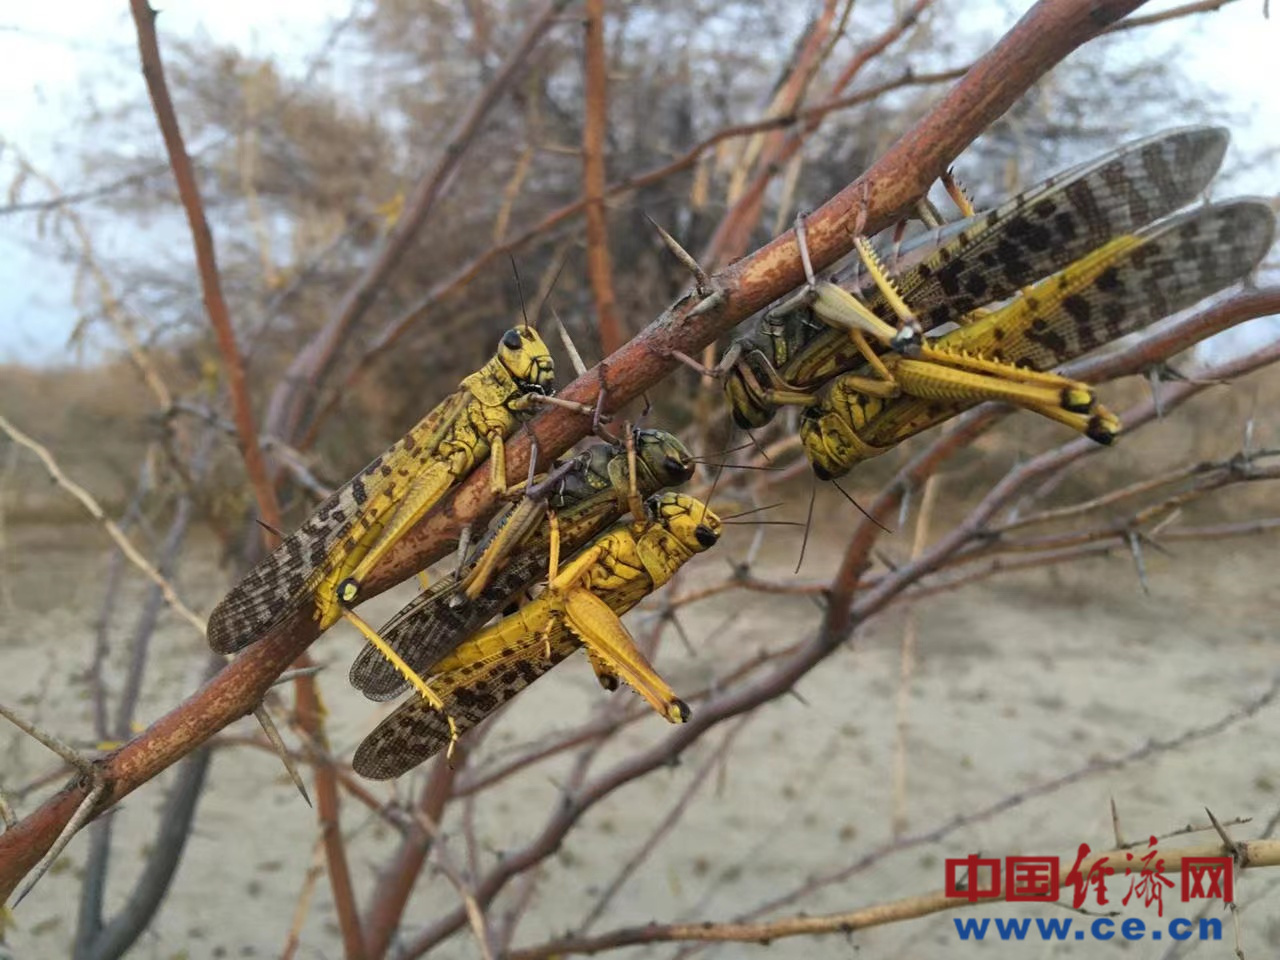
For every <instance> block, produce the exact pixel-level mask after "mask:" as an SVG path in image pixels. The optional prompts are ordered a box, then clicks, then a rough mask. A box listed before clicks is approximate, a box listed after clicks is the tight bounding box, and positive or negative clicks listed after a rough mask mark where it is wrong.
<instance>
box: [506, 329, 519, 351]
mask: <svg viewBox="0 0 1280 960" xmlns="http://www.w3.org/2000/svg"><path fill="white" fill-rule="evenodd" d="M502 345H503V346H504V347H506V348H507V349H508V350H519V349H520V331H519V330H508V331H507V332H506V333H504V334H503V335H502Z"/></svg>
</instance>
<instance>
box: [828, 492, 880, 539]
mask: <svg viewBox="0 0 1280 960" xmlns="http://www.w3.org/2000/svg"><path fill="white" fill-rule="evenodd" d="M831 485H832V486H833V487H835V488H836V489H837V490H839V491H840V492H841V493H842V494H844V498H845V499H846V500H848V501H849V502H850V503H852V504H853V507H854V509H855V510H857V511H858V512H859V513H860V514H862V515H863V516H864V517H866V518H867V519H868V520H870V521H871V522H872V523H874V524H875V525H876V526H877V527H879V528H880V529H881V530H883V531H884V532H885V533H888V534H892V533H893V531H892V530H890V529H889V528H888V527H886V526H885V525H884V524H883V523H881V522H880V521H879V520H877V519H876V518H875V517H873V516H872V515H871V514H869V513H868V512H867V511H866V510H865V509H864V508H863V506H862V504H860V503H859V502H858V501H857V500H855V499H853V495H852V494H851V493H849V491H848V490H846V489H845V488H844V487H842V486H840V484H838V483H837V482H836V481H835V480H832V481H831Z"/></svg>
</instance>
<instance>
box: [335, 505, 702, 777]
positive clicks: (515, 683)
mask: <svg viewBox="0 0 1280 960" xmlns="http://www.w3.org/2000/svg"><path fill="white" fill-rule="evenodd" d="M646 512H647V514H648V517H647V519H646V520H645V522H642V523H638V524H634V525H633V524H632V523H620V524H618V525H616V526H614V527H613V528H611V529H609V530H607V531H605V532H604V533H602V534H600V535H599V536H597V537H596V538H595V539H594V540H592V541H591V543H590V544H588V545H587V546H586V547H585V548H584V549H583V550H582V551H581V552H579V553H578V554H577V555H576V556H575V557H573V559H571V560H570V561H569V562H568V563H567V564H566V565H565V566H564V567H563V568H561V569H557V563H556V557H555V554H556V549H555V546H554V540H553V549H552V561H551V571H550V574H549V581H548V584H547V589H546V590H545V591H544V592H543V593H542V594H541V595H539V596H538V597H537V598H536V599H534V600H532V601H530V602H529V603H527V604H525V606H524V607H522V608H521V609H520V610H518V611H517V612H515V613H513V614H511V615H509V616H507V617H504V618H503V619H502V620H500V621H498V622H497V623H495V624H493V625H492V626H490V627H487V628H485V629H484V630H481V631H480V632H479V633H477V634H475V635H474V636H472V637H471V638H469V639H468V640H466V641H464V642H463V643H462V644H461V645H460V646H458V647H457V649H455V650H454V651H453V653H452V654H450V655H449V656H448V657H446V658H445V659H443V660H441V661H440V662H438V663H437V664H435V665H434V666H433V667H432V668H431V669H430V671H429V673H428V677H427V679H428V682H429V683H430V685H431V687H432V689H433V690H435V691H436V692H437V694H438V695H439V696H440V698H441V700H442V701H443V703H444V707H443V710H437V709H434V708H433V707H432V706H431V705H430V704H428V703H426V702H424V701H423V700H422V699H420V698H417V697H414V698H412V699H410V700H408V701H406V702H405V703H404V704H402V705H401V706H400V707H398V708H397V709H396V710H395V712H394V713H392V714H391V715H390V716H389V717H387V718H386V719H385V720H383V721H382V722H381V723H380V724H379V725H378V726H377V728H375V729H374V731H373V732H372V733H370V734H369V736H368V737H366V738H365V740H364V741H363V742H362V743H361V744H360V746H359V748H358V749H357V750H356V753H355V758H354V761H353V765H354V767H355V770H356V772H357V773H359V774H361V775H362V776H365V777H370V778H372V779H378V780H382V779H388V778H391V777H396V776H399V775H400V774H402V773H404V772H406V771H407V770H410V769H412V768H413V767H414V766H416V765H417V764H419V763H421V762H422V761H423V760H425V759H427V758H428V757H430V756H431V755H432V754H434V753H436V752H438V751H439V750H441V749H444V748H447V747H450V746H451V745H452V743H453V740H454V739H455V737H456V735H457V733H458V732H461V731H465V730H467V729H469V728H471V727H473V726H475V725H476V724H477V723H479V722H480V721H481V720H483V719H485V718H486V717H487V716H489V714H491V713H493V711H495V710H496V709H497V708H498V707H499V706H501V705H502V704H504V703H505V702H507V701H508V700H510V699H511V698H512V697H513V696H515V695H516V694H517V693H519V692H520V691H521V690H523V689H524V688H525V687H526V686H528V685H529V684H530V683H532V682H533V681H534V680H536V679H537V678H538V677H540V676H541V675H542V674H543V673H545V672H546V671H547V670H548V669H550V668H551V667H552V666H554V665H555V664H557V663H559V662H560V661H561V660H563V659H564V658H565V657H567V656H568V655H569V654H570V653H572V652H573V650H574V649H576V648H577V647H579V646H584V647H585V648H586V651H587V656H588V659H589V661H590V662H591V665H592V667H593V668H594V669H595V672H596V675H597V676H598V677H599V679H600V681H601V683H602V684H603V685H604V686H605V687H606V688H608V689H613V688H614V687H616V686H617V684H618V681H622V682H623V683H625V684H627V685H628V686H630V687H631V688H632V689H634V690H635V691H636V692H637V693H639V694H640V696H641V697H643V698H644V700H645V702H647V703H648V704H649V705H650V706H651V707H653V709H654V710H656V711H657V712H658V713H660V714H661V715H662V716H664V717H665V718H666V719H667V720H669V721H671V722H673V723H682V722H684V721H686V720H687V719H688V718H689V708H688V706H687V705H686V704H685V703H684V702H683V701H682V700H680V699H679V698H678V697H676V695H675V694H674V692H673V691H672V690H671V689H670V687H669V686H668V685H667V683H666V682H665V681H664V680H663V679H662V678H661V677H660V676H658V674H657V673H656V672H655V670H654V668H653V667H652V666H651V665H650V664H649V662H648V660H647V659H646V658H645V657H644V655H643V654H641V653H640V651H639V650H638V649H637V648H636V646H635V643H634V641H633V640H632V639H631V636H630V634H628V633H627V631H626V628H625V627H623V625H622V623H621V621H620V620H619V619H618V618H619V617H620V616H621V615H622V614H624V613H626V612H627V611H628V610H630V609H631V608H632V607H634V606H635V605H636V604H637V603H639V602H640V601H641V600H642V599H643V598H644V597H645V596H647V595H648V594H650V593H652V592H653V591H654V590H656V589H658V588H659V587H661V586H662V585H663V584H665V583H666V582H667V581H668V580H670V579H671V578H672V577H673V576H674V575H675V573H676V571H677V570H678V569H679V568H680V567H681V566H682V565H683V564H684V563H686V562H687V561H688V560H690V559H692V558H693V557H694V556H695V555H696V554H698V553H701V552H702V551H704V550H707V549H708V548H710V547H711V546H713V545H714V544H715V543H716V542H717V540H719V538H720V531H721V521H720V518H719V517H717V516H716V515H715V514H714V513H712V512H711V511H710V510H709V509H707V507H706V505H705V504H703V503H702V502H701V501H699V500H695V499H694V498H692V497H689V496H686V495H685V494H681V493H663V494H659V495H657V496H655V497H651V498H650V499H649V501H648V502H647V504H646ZM450 721H453V722H450ZM455 724H456V726H455Z"/></svg>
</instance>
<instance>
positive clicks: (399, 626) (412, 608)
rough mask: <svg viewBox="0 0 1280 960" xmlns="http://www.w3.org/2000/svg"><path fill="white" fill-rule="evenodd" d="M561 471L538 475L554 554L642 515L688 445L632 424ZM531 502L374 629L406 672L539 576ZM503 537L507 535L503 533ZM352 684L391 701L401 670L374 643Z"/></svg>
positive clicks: (542, 524)
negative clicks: (465, 563) (457, 573)
mask: <svg viewBox="0 0 1280 960" xmlns="http://www.w3.org/2000/svg"><path fill="white" fill-rule="evenodd" d="M629 459H634V466H633V467H628V460H629ZM563 467H564V469H559V468H558V469H557V470H553V471H552V472H551V476H552V478H553V479H552V480H551V481H543V485H547V484H548V483H550V484H552V486H550V487H549V488H548V490H547V494H548V495H547V497H546V502H545V504H544V506H545V507H546V508H548V509H550V510H551V511H553V512H554V514H555V519H556V530H557V531H558V536H559V543H560V551H561V552H562V553H564V554H566V555H568V554H571V553H573V552H575V551H577V550H578V549H580V548H581V547H583V546H584V545H585V544H587V543H588V542H589V541H590V540H591V539H592V538H593V537H595V536H596V535H597V534H599V533H600V532H601V531H602V530H604V529H605V528H607V527H609V526H611V525H613V524H614V523H615V522H616V521H617V520H618V519H619V518H620V517H621V516H622V515H623V514H624V513H625V512H627V511H628V510H631V511H632V512H633V514H638V515H641V516H642V515H643V514H642V511H643V505H642V504H643V499H644V498H646V497H648V496H650V495H651V494H654V493H657V492H658V491H659V490H661V489H663V488H664V487H674V486H678V485H680V484H682V483H684V482H686V481H687V480H688V479H689V478H690V477H691V476H692V475H693V471H694V462H693V457H692V455H691V454H690V453H689V451H688V449H687V448H686V447H685V445H684V444H683V443H681V442H680V441H679V439H677V438H676V437H674V436H672V435H671V434H669V433H667V432H666V431H663V430H635V431H633V432H632V435H631V442H630V443H628V444H612V443H596V444H593V445H592V446H590V447H588V448H587V449H586V450H584V451H583V452H582V453H580V454H578V455H577V456H576V457H573V458H572V459H571V460H569V461H568V462H567V463H566V464H564V465H563ZM557 474H558V475H557ZM530 502H534V501H533V499H532V498H527V499H526V500H525V501H522V502H521V503H520V505H519V506H517V507H516V508H515V510H513V511H512V512H511V513H510V514H509V515H508V516H506V517H499V518H498V520H496V521H495V523H494V526H495V532H494V535H493V536H492V539H491V542H489V543H485V544H482V545H481V546H482V549H481V555H480V559H479V560H477V561H476V562H475V563H474V564H473V565H472V567H471V569H470V571H468V572H467V575H466V576H465V577H463V578H454V577H449V578H447V579H445V580H442V581H440V582H439V583H436V584H434V585H433V586H432V587H431V588H430V589H428V590H426V591H424V592H422V593H420V594H418V596H416V597H415V598H414V599H413V600H411V601H410V602H409V603H408V604H407V605H406V606H405V607H404V608H403V609H402V610H401V611H400V612H399V613H397V614H396V615H395V616H394V617H393V618H392V619H391V620H389V621H387V622H386V623H385V624H383V625H382V627H381V628H379V630H378V633H379V634H380V635H381V636H382V638H383V640H385V641H386V643H387V645H388V646H390V647H391V648H392V649H393V650H395V652H396V653H397V654H399V656H400V657H401V658H402V659H403V661H404V662H405V663H406V664H407V665H408V666H409V667H410V669H412V670H414V671H418V672H420V673H426V672H427V671H428V670H429V668H430V667H431V666H432V665H433V664H434V663H436V661H438V660H440V659H442V658H443V657H445V656H446V655H448V654H449V653H450V652H451V651H452V650H453V649H454V647H456V646H457V645H458V644H459V643H461V642H462V641H463V640H465V639H466V638H467V637H469V636H470V635H471V634H473V633H475V632H476V631H477V630H479V629H480V628H481V627H483V626H484V625H485V623H486V622H488V621H489V620H490V619H491V618H492V617H493V616H494V615H495V614H498V613H500V612H501V611H502V610H504V609H505V608H506V607H507V606H508V605H509V604H510V603H512V602H513V601H516V600H518V599H519V598H521V597H522V596H523V595H524V593H525V591H526V590H528V589H529V588H530V587H532V586H534V585H535V584H537V583H539V582H540V581H541V580H543V578H545V577H546V575H547V568H548V564H549V561H550V556H549V550H550V546H551V529H552V528H551V523H550V518H549V516H547V515H546V514H545V512H543V513H538V514H532V513H531V514H530V515H531V516H533V519H534V520H535V523H533V524H531V525H526V524H524V523H523V516H524V515H523V513H522V511H523V508H524V507H525V506H526V505H527V504H528V503H530ZM633 504H634V505H635V506H633ZM637 507H638V509H637ZM522 526H523V527H525V530H524V532H523V533H521V532H520V528H521V527H522ZM508 533H511V534H512V535H511V536H510V537H507V536H504V535H506V534H508ZM481 570H487V571H488V572H487V574H486V575H485V576H484V577H480V576H477V571H481ZM477 585H479V586H478V588H476V589H473V588H474V587H476V586H477ZM468 595H469V596H468ZM351 683H352V685H353V686H355V687H356V688H357V689H359V690H360V691H362V692H363V693H364V695H365V696H367V697H369V698H370V699H372V700H388V699H390V698H392V697H395V696H397V695H399V694H400V693H401V692H403V690H404V689H405V681H404V678H403V677H402V676H401V674H400V672H399V671H398V670H396V669H395V667H394V666H393V665H392V664H391V663H390V662H389V661H388V660H387V659H386V657H384V656H383V655H382V654H381V652H379V650H378V649H377V648H376V647H375V646H373V645H372V644H367V645H366V646H365V648H364V649H363V650H361V651H360V655H359V656H358V657H357V658H356V660H355V662H354V663H353V664H352V666H351Z"/></svg>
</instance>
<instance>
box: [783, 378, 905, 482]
mask: <svg viewBox="0 0 1280 960" xmlns="http://www.w3.org/2000/svg"><path fill="white" fill-rule="evenodd" d="M883 409H884V401H883V400H881V399H880V398H878V397H873V396H869V395H868V394H865V393H863V392H862V391H860V390H859V389H857V386H856V384H854V383H852V382H850V381H847V380H845V379H843V378H841V379H839V380H836V382H835V383H833V384H832V385H831V389H830V390H829V391H828V392H827V396H826V399H824V400H823V401H822V402H821V403H815V404H813V405H811V406H808V407H805V408H804V411H803V412H802V413H801V414H800V443H801V445H802V446H803V447H804V453H805V456H806V457H808V458H809V463H810V464H812V465H813V472H814V474H816V475H817V477H818V479H819V480H834V479H836V478H837V477H843V476H844V475H845V474H846V473H848V472H849V471H850V470H852V469H853V468H854V467H856V466H857V465H858V464H859V463H861V462H862V461H863V460H870V459H871V458H872V457H878V456H879V455H880V454H882V453H884V451H885V449H886V448H884V447H875V446H872V445H871V444H869V443H867V441H865V440H863V439H862V434H861V433H860V432H859V431H862V430H865V429H866V428H867V426H868V425H869V424H870V423H871V421H872V420H873V419H874V418H875V417H876V416H877V415H878V414H879V413H880V412H881V411H882V410H883Z"/></svg>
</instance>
